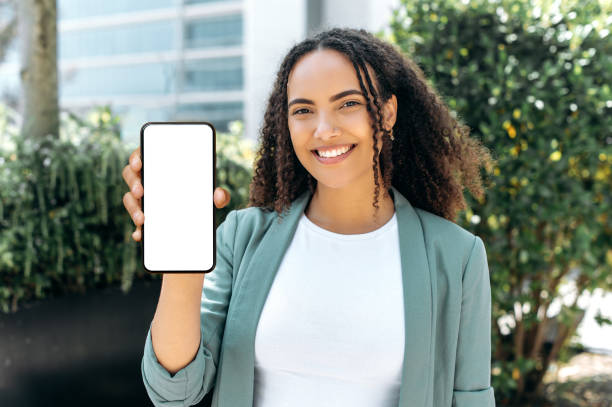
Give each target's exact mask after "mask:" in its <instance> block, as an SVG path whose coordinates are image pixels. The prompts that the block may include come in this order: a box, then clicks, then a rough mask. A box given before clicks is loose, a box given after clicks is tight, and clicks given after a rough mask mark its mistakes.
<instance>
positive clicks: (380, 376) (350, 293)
mask: <svg viewBox="0 0 612 407" xmlns="http://www.w3.org/2000/svg"><path fill="white" fill-rule="evenodd" d="M403 359H404V306H403V291H402V273H401V260H400V248H399V236H398V228H397V219H396V214H393V217H392V218H391V219H390V220H389V221H388V222H387V223H386V224H385V225H383V226H382V227H380V228H378V229H377V230H374V231H372V232H368V233H363V234H353V235H345V234H339V233H334V232H331V231H329V230H327V229H323V228H321V227H320V226H318V225H316V224H314V223H313V222H312V221H311V220H310V219H308V218H307V217H306V215H305V214H304V213H302V216H301V218H300V221H299V224H298V226H297V230H296V232H295V235H294V237H293V240H292V242H291V244H290V245H289V247H288V249H287V251H286V253H285V255H284V257H283V260H282V262H281V264H280V267H279V269H278V271H277V274H276V277H275V280H274V282H273V284H272V287H271V289H270V292H269V294H268V297H267V299H266V303H265V304H264V308H263V310H262V314H261V317H260V320H259V324H258V326H257V332H256V337H255V383H254V398H253V405H254V407H289V406H290V407H300V406H304V407H306V406H307V407H312V406H317V407H325V406H333V407H339V406H351V407H361V406H363V407H391V406H393V407H396V406H397V405H398V402H399V388H400V384H401V377H402V363H403ZM236 391H239V389H236Z"/></svg>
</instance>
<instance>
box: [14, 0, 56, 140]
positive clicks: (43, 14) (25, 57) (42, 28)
mask: <svg viewBox="0 0 612 407" xmlns="http://www.w3.org/2000/svg"><path fill="white" fill-rule="evenodd" d="M16 4H17V22H18V35H19V42H20V47H19V53H20V62H21V69H20V77H21V87H22V98H21V99H22V101H21V106H20V112H21V116H22V120H23V121H22V125H21V134H22V137H30V138H33V139H40V138H42V137H43V136H45V135H47V134H52V135H55V136H57V135H58V132H59V101H58V78H57V22H56V20H57V3H56V0H19V1H17V2H16Z"/></svg>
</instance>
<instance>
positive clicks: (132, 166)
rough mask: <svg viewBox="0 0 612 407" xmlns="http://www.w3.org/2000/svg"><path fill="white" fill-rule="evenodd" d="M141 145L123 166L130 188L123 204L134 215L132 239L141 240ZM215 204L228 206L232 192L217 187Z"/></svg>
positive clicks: (142, 193)
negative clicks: (134, 227) (134, 226)
mask: <svg viewBox="0 0 612 407" xmlns="http://www.w3.org/2000/svg"><path fill="white" fill-rule="evenodd" d="M141 168H142V162H141V161H140V147H138V148H136V149H135V150H134V151H133V152H132V154H131V155H130V162H129V164H128V165H126V166H125V167H124V168H123V172H122V174H123V179H124V180H125V183H126V184H127V185H128V187H129V188H130V190H129V191H128V192H126V193H125V195H123V205H124V206H125V209H126V210H127V211H128V213H129V214H130V216H131V217H132V221H133V222H134V224H135V225H136V230H135V231H134V233H132V239H134V240H135V241H137V242H139V241H140V239H141V231H140V229H141V225H142V224H144V213H143V212H142V203H141V202H142V197H143V196H144V188H143V186H142V182H141V177H140V170H141ZM213 201H214V203H215V206H216V207H217V208H219V209H221V208H223V207H225V206H227V204H228V203H229V202H230V193H229V191H226V190H225V189H223V188H215V192H214V194H213Z"/></svg>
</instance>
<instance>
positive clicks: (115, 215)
mask: <svg viewBox="0 0 612 407" xmlns="http://www.w3.org/2000/svg"><path fill="white" fill-rule="evenodd" d="M18 122H19V117H18V116H17V114H16V113H15V112H13V111H12V110H11V109H9V108H7V107H6V106H0V135H1V138H0V164H1V165H0V276H1V280H0V307H1V308H2V311H3V312H5V313H8V312H16V311H17V309H18V303H19V302H21V301H27V300H29V299H33V298H46V297H47V295H48V294H51V296H54V295H62V294H64V293H68V292H81V293H83V292H85V291H86V290H87V289H88V288H96V287H102V286H107V285H111V284H115V283H120V284H121V289H122V290H123V292H126V293H127V292H128V291H129V289H130V287H131V284H132V281H133V279H134V277H136V278H159V276H151V275H149V273H147V272H145V271H144V269H143V267H142V256H141V247H140V243H138V242H135V241H133V240H132V238H131V234H132V232H133V230H134V224H133V222H132V220H131V218H130V216H129V215H128V213H127V211H126V210H125V208H124V206H123V194H124V193H125V192H126V191H127V190H128V188H127V186H126V185H125V181H124V180H123V178H122V174H121V172H122V170H123V168H124V166H125V165H127V163H128V158H129V155H130V154H131V152H132V151H133V149H134V148H135V147H128V146H126V145H125V143H123V142H122V141H121V139H120V135H119V118H118V117H116V116H113V114H112V113H111V111H110V109H109V108H108V107H104V108H99V109H96V110H94V111H93V112H91V114H90V115H89V117H88V119H87V120H83V119H80V118H79V117H77V116H75V115H72V114H70V113H65V112H63V113H62V115H61V128H60V134H59V137H57V136H55V135H47V136H46V137H44V138H43V139H41V140H32V139H29V138H27V137H25V136H23V135H20V134H19V131H18V128H17V123H18ZM233 128H234V129H236V130H237V131H240V129H241V127H240V124H236V125H234V127H233ZM238 138H239V135H238V134H237V133H236V132H234V133H232V134H229V135H225V134H219V133H218V134H217V154H218V155H217V160H218V161H217V164H218V165H217V166H218V168H220V171H219V177H218V178H219V180H220V181H221V182H220V183H219V185H220V186H226V187H228V189H230V191H231V192H232V201H231V205H230V207H228V208H224V213H221V214H220V215H219V214H217V215H219V216H217V217H216V225H218V224H219V223H220V222H221V221H222V219H223V218H224V215H225V213H227V211H229V210H231V209H232V208H234V207H238V206H241V205H244V204H245V202H246V199H245V193H244V188H243V187H241V185H243V182H244V178H245V177H247V175H246V174H248V172H249V168H248V165H247V164H248V157H249V152H248V149H247V146H246V145H245V143H238V142H237V141H236V140H237V139H238ZM234 145H240V146H241V147H240V148H234V147H231V146H234ZM224 150H227V153H228V154H227V155H228V156H227V157H226V154H225V151H224ZM216 225H215V226H216Z"/></svg>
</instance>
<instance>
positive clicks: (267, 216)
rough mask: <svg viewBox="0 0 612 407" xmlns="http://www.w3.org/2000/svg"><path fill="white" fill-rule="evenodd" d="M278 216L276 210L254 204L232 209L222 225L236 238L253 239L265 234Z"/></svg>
mask: <svg viewBox="0 0 612 407" xmlns="http://www.w3.org/2000/svg"><path fill="white" fill-rule="evenodd" d="M276 218H277V214H276V212H274V211H270V210H266V209H263V208H260V207H256V206H252V207H247V208H241V209H233V210H231V211H230V212H229V213H228V214H227V216H226V217H225V220H224V221H223V222H222V223H221V225H223V226H224V228H225V229H227V230H228V231H230V232H229V234H230V235H232V236H233V237H234V238H235V240H242V239H245V238H248V239H251V240H252V239H257V237H258V236H261V235H263V234H265V233H266V231H267V230H268V229H269V228H270V226H271V225H272V222H273V221H274V219H276Z"/></svg>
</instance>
